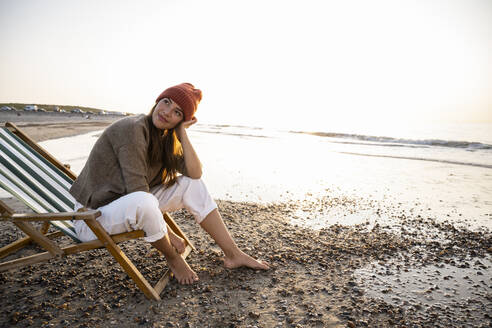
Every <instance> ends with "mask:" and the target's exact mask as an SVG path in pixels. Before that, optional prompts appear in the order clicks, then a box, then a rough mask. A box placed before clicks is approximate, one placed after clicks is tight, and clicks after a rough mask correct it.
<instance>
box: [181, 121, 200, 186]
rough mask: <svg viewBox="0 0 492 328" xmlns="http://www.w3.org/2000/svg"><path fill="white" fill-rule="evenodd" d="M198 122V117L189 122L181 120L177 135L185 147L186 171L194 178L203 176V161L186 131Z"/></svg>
mask: <svg viewBox="0 0 492 328" xmlns="http://www.w3.org/2000/svg"><path fill="white" fill-rule="evenodd" d="M195 123H196V118H193V119H192V120H190V121H187V122H181V123H180V124H179V125H178V126H177V127H176V135H177V137H178V139H179V142H181V146H182V147H183V157H184V162H185V167H186V173H187V174H188V176H189V177H190V178H192V179H200V178H201V177H202V163H200V159H199V158H198V155H197V154H196V152H195V149H193V146H192V145H191V142H190V139H189V138H188V134H187V133H186V128H188V127H190V126H191V125H193V124H195Z"/></svg>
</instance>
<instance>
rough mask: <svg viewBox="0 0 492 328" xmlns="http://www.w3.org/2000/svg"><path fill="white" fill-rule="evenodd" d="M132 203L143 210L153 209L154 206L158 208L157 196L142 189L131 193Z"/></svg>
mask: <svg viewBox="0 0 492 328" xmlns="http://www.w3.org/2000/svg"><path fill="white" fill-rule="evenodd" d="M129 195H131V197H132V203H133V204H135V205H136V206H137V207H138V208H140V209H143V210H154V209H155V208H157V209H158V208H159V201H158V200H157V198H156V197H155V196H154V195H152V194H151V193H148V192H144V191H136V192H133V193H131V194H129Z"/></svg>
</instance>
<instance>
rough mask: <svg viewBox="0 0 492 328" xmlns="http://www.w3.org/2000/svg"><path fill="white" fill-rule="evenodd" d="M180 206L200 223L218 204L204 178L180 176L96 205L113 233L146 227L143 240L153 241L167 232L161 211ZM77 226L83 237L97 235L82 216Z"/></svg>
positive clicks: (100, 218)
mask: <svg viewBox="0 0 492 328" xmlns="http://www.w3.org/2000/svg"><path fill="white" fill-rule="evenodd" d="M81 207H83V205H81V204H80V203H76V204H75V208H74V210H75V211H77V210H78V209H79V208H81ZM181 208H186V209H187V210H188V211H189V212H190V213H191V214H193V216H194V217H195V220H196V222H197V223H200V222H202V221H203V219H205V218H206V217H207V215H208V214H209V213H210V212H212V211H213V210H214V209H216V208H217V204H215V202H214V200H213V199H212V197H211V196H210V194H209V193H208V190H207V187H206V186H205V184H204V183H203V181H202V180H200V179H191V178H189V177H186V176H179V177H178V179H177V181H176V183H175V184H174V185H173V186H171V187H169V188H165V186H164V185H159V186H156V187H154V188H152V189H151V190H150V193H147V192H143V191H137V192H133V193H130V194H128V195H125V196H122V197H120V198H118V199H116V200H114V201H112V202H111V203H109V204H107V205H104V206H101V207H99V208H97V210H99V211H100V212H101V216H100V217H98V218H97V221H99V223H101V225H102V226H103V228H104V230H106V231H107V232H108V233H109V234H111V235H112V234H117V233H122V232H127V231H132V230H143V231H144V232H145V237H144V240H145V241H147V242H150V243H152V242H155V241H157V240H159V239H161V238H162V237H164V236H165V235H166V234H167V226H166V222H165V221H164V218H163V215H162V212H161V211H165V212H173V211H176V210H179V209H181ZM74 227H75V232H76V233H77V236H78V237H79V239H80V240H81V241H90V240H94V239H97V237H96V235H94V233H93V232H92V230H91V229H90V228H89V227H88V226H87V225H86V224H85V222H84V221H83V220H75V221H74Z"/></svg>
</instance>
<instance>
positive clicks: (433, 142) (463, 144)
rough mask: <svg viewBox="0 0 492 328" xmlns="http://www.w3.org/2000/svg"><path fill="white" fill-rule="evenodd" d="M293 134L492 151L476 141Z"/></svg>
mask: <svg viewBox="0 0 492 328" xmlns="http://www.w3.org/2000/svg"><path fill="white" fill-rule="evenodd" d="M290 132H291V133H302V134H309V135H315V136H319V137H328V138H338V139H352V140H359V141H367V142H378V143H386V144H393V145H394V146H396V145H416V146H440V147H450V148H460V149H469V150H482V149H492V145H489V144H485V143H481V142H474V141H453V140H440V139H423V140H419V139H400V138H391V137H377V136H368V135H361V134H348V133H334V132H306V131H290Z"/></svg>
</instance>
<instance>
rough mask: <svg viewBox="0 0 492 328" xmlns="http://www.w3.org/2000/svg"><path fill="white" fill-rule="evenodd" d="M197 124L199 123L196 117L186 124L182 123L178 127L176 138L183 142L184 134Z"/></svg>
mask: <svg viewBox="0 0 492 328" xmlns="http://www.w3.org/2000/svg"><path fill="white" fill-rule="evenodd" d="M196 122H197V119H196V117H193V118H192V119H191V120H189V121H186V122H185V121H182V122H181V123H179V124H178V126H177V127H176V136H177V137H178V139H179V141H181V140H182V137H183V134H184V133H186V131H185V129H187V128H189V127H190V126H192V125H193V124H195V123H196Z"/></svg>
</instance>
